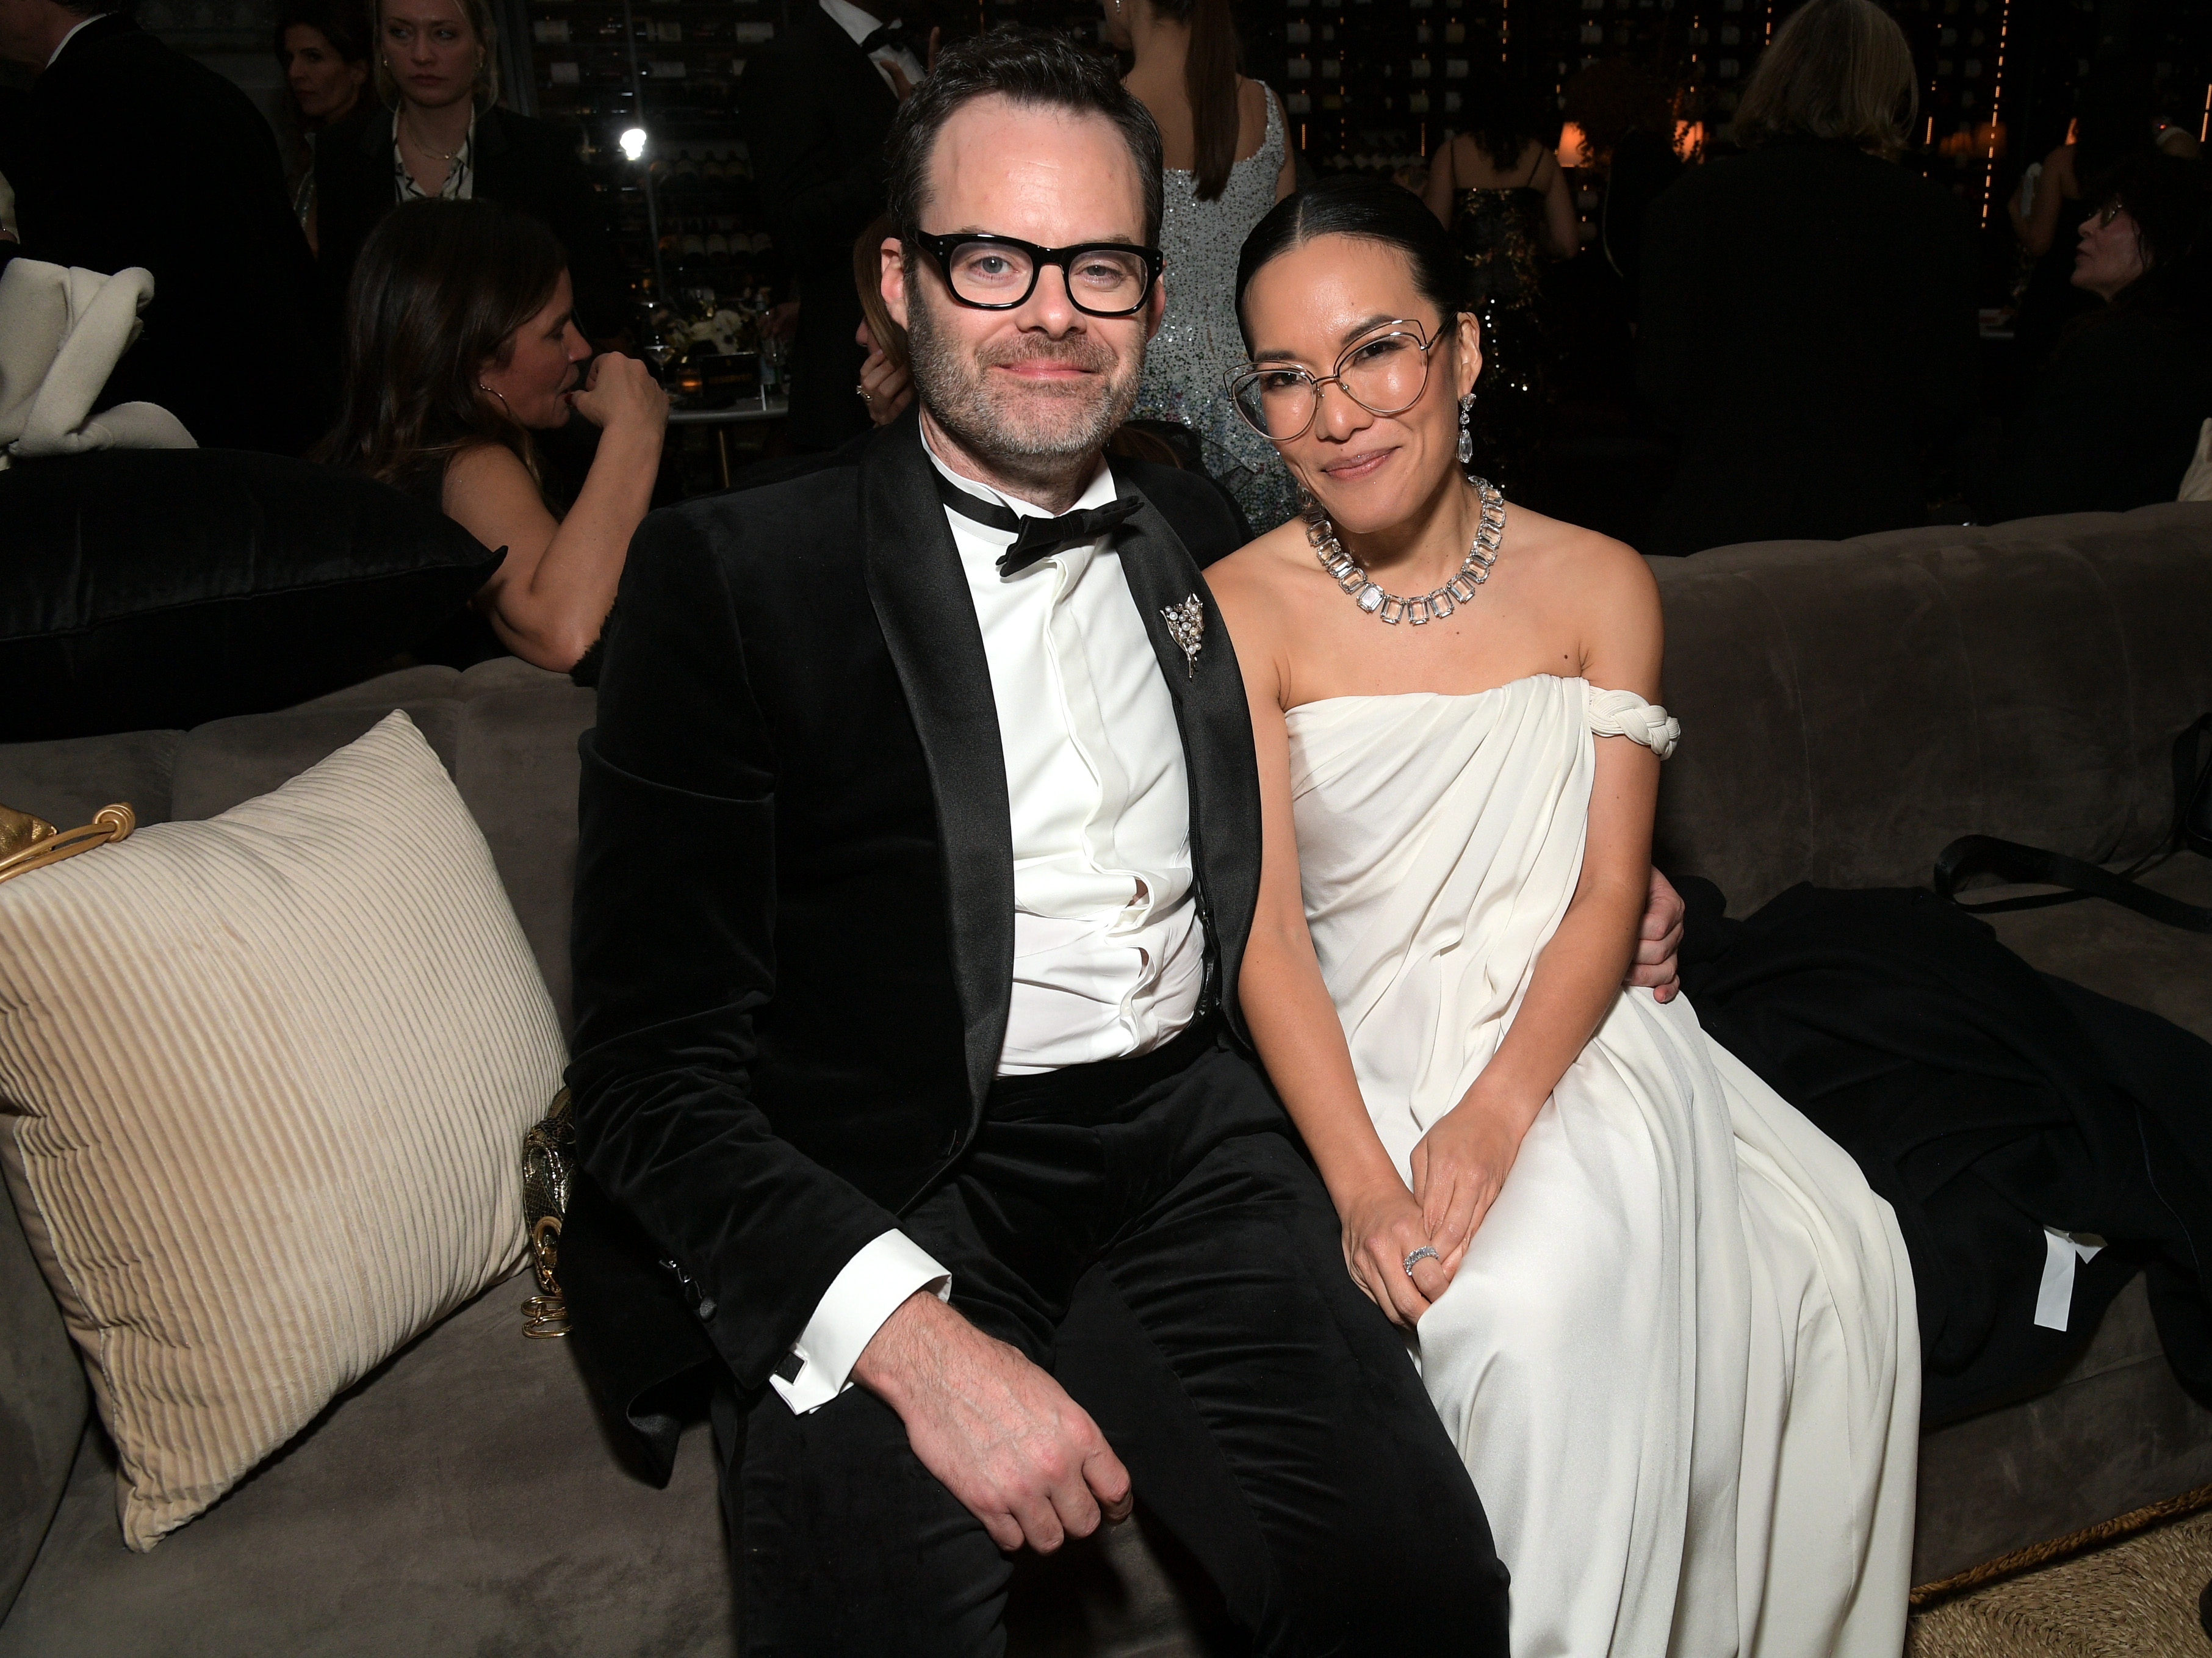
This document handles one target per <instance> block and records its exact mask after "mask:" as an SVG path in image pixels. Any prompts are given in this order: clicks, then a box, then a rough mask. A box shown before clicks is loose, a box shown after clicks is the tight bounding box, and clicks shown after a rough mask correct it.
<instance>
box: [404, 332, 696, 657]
mask: <svg viewBox="0 0 2212 1658" xmlns="http://www.w3.org/2000/svg"><path fill="white" fill-rule="evenodd" d="M629 370H635V378H636V379H637V380H641V382H642V384H641V385H638V386H631V385H629V384H627V382H628V381H629V380H630V379H631V378H633V376H632V375H631V374H629V372H628V371H629ZM592 371H593V374H592V386H591V388H590V391H589V392H587V393H586V394H585V395H588V396H591V397H592V398H594V400H595V402H597V403H599V404H600V405H601V408H600V409H595V410H593V411H592V412H593V413H595V414H596V413H599V412H602V410H604V412H606V413H607V414H608V415H609V416H610V418H609V419H608V421H607V422H606V423H605V426H604V428H603V429H602V430H601V432H600V434H599V453H598V455H597V456H596V457H595V458H594V459H592V470H591V472H590V474H589V476H587V477H586V478H585V480H584V487H583V489H581V490H580V491H579V492H578V494H577V496H576V504H575V506H574V507H572V508H571V509H570V510H569V513H568V517H567V518H565V519H555V518H554V516H553V515H552V513H549V512H548V511H546V509H545V502H544V498H543V497H542V496H541V495H539V494H538V485H537V483H536V482H535V480H533V479H532V477H531V476H530V474H529V472H528V471H526V470H525V468H524V467H523V465H522V463H521V462H520V460H518V459H515V457H514V456H513V454H512V453H511V452H508V451H507V450H506V449H504V448H502V447H501V446H498V445H497V444H480V445H478V446H477V447H475V448H472V449H466V450H464V451H462V452H461V453H459V455H456V456H455V457H454V458H453V464H452V465H449V466H448V467H447V469H446V485H445V493H444V505H445V509H446V515H447V517H448V518H450V519H453V521H454V522H455V523H457V524H459V525H460V526H461V527H462V528H463V529H465V530H466V531H468V532H469V533H470V534H471V535H472V536H474V537H476V538H477V540H478V541H481V542H482V543H483V544H484V545H485V546H487V547H505V548H506V549H507V557H506V559H505V560H504V561H503V562H501V565H500V567H499V569H498V571H497V573H496V574H494V575H493V577H492V579H491V580H489V581H488V582H486V583H485V584H484V586H483V589H482V590H481V591H480V592H478V593H477V596H476V600H475V604H476V607H477V610H480V611H482V612H483V615H484V616H485V618H486V619H487V620H489V622H490V623H491V625H492V631H493V632H494V633H495V634H497V635H499V639H500V642H501V644H503V645H505V646H506V647H507V649H509V650H511V651H513V653H515V654H516V655H517V656H519V657H520V658H522V659H523V660H525V661H526V662H533V663H535V664H537V665H538V666H539V667H541V668H551V669H553V670H555V671H556V672H566V671H568V669H570V668H573V667H574V666H575V665H576V663H577V660H578V659H580V657H581V656H582V655H583V654H584V653H585V652H586V651H588V650H589V649H591V647H592V642H593V641H595V640H597V639H598V638H599V629H600V627H601V625H602V624H603V623H605V621H606V619H607V612H608V610H611V609H612V608H613V605H614V602H615V589H616V587H617V585H618V584H619V583H620V582H621V580H622V568H623V559H624V557H626V556H628V554H629V539H630V537H631V536H632V535H633V534H635V532H636V530H637V526H638V525H639V523H640V522H641V520H642V519H644V517H645V515H646V513H647V510H648V509H649V508H650V507H651V506H652V505H653V478H654V477H655V476H656V474H658V472H659V470H660V443H661V436H662V433H663V431H664V429H665V423H666V421H667V413H668V400H667V398H666V397H665V395H664V394H663V393H662V392H661V391H660V389H659V386H654V385H653V382H652V380H651V379H650V377H649V376H647V375H646V374H645V366H644V365H643V364H642V363H640V362H637V361H635V359H632V358H629V357H602V358H599V360H598V361H595V362H594V363H593V364H592ZM617 377H618V380H617ZM610 380H617V383H616V384H609V383H608V382H609V381H610Z"/></svg>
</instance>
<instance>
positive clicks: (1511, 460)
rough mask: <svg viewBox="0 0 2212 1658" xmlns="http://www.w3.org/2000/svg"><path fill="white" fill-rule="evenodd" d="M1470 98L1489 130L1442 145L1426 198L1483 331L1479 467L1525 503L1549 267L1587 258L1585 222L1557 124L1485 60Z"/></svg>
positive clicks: (1535, 432) (1477, 405)
mask: <svg viewBox="0 0 2212 1658" xmlns="http://www.w3.org/2000/svg"><path fill="white" fill-rule="evenodd" d="M1465 95H1466V101H1467V106H1468V108H1469V109H1471V110H1473V111H1474V112H1476V118H1477V119H1478V120H1479V121H1480V123H1481V125H1479V126H1477V127H1476V128H1475V129H1474V131H1468V132H1462V133H1458V134H1456V135H1455V136H1454V137H1452V138H1450V139H1449V141H1448V142H1446V143H1443V144H1441V145H1439V146H1438V147H1437V153H1436V155H1435V157H1434V159H1433V160H1432V161H1431V162H1430V165H1429V179H1428V185H1427V188H1426V190H1425V191H1424V194H1423V199H1424V200H1425V201H1426V202H1427V203H1428V205H1429V210H1430V211H1431V212H1432V213H1434V214H1435V215H1436V216H1437V220H1438V221H1439V222H1441V223H1442V224H1443V227H1444V228H1445V229H1446V230H1447V231H1448V232H1449V233H1450V235H1451V240H1452V242H1453V244H1454V246H1456V247H1457V248H1458V249H1459V252H1460V259H1461V264H1462V270H1463V272H1464V275H1465V278H1466V287H1465V290H1464V293H1463V295H1462V301H1461V302H1462V304H1463V305H1464V306H1465V307H1466V308H1467V309H1468V310H1469V311H1471V312H1473V313H1474V315H1475V317H1476V319H1478V320H1479V321H1480V323H1481V325H1482V374H1481V377H1480V379H1478V380H1476V381H1475V386H1474V410H1473V412H1472V416H1471V418H1470V420H1469V422H1468V431H1469V433H1470V434H1471V435H1472V437H1473V438H1474V466H1475V469H1476V470H1477V471H1479V472H1480V473H1481V474H1482V475H1483V476H1484V477H1487V478H1489V479H1490V481H1491V482H1492V483H1495V484H1497V485H1498V487H1499V488H1500V489H1504V491H1505V493H1506V494H1507V495H1512V496H1516V497H1518V498H1521V499H1523V500H1525V499H1526V498H1527V496H1528V484H1529V480H1530V475H1531V473H1532V471H1534V462H1535V459H1536V453H1537V451H1538V449H1539V447H1540V446H1541V444H1542V442H1543V440H1544V429H1545V423H1546V422H1545V418H1544V416H1545V393H1546V384H1547V378H1548V376H1547V362H1546V358H1547V355H1548V347H1547V341H1546V338H1545V329H1544V324H1543V319H1542V318H1541V315H1540V313H1539V309H1538V307H1539V306H1540V304H1541V301H1542V298H1543V273H1542V268H1541V261H1542V260H1544V259H1547V258H1550V259H1569V258H1573V257H1574V256H1575V255H1576V254H1577V252H1580V251H1581V249H1582V235H1581V228H1580V227H1581V220H1580V217H1579V216H1578V215H1577V213H1576V211H1575V201H1574V193H1573V191H1571V189H1570V188H1569V187H1568V185H1567V176H1566V173H1565V170H1564V169H1562V168H1561V167H1560V166H1559V157H1558V155H1555V154H1554V153H1553V147H1554V144H1555V143H1556V141H1557V138H1558V122H1557V121H1556V120H1555V119H1550V118H1547V117H1546V115H1545V114H1544V112H1543V111H1542V110H1541V107H1540V106H1538V104H1537V103H1536V101H1535V100H1534V99H1533V98H1531V97H1529V96H1528V95H1527V94H1525V93H1524V92H1523V91H1522V89H1521V88H1519V87H1517V86H1516V85H1515V84H1514V83H1512V82H1509V81H1508V80H1507V79H1506V78H1505V76H1504V75H1502V74H1501V73H1499V72H1498V70H1496V69H1495V68H1493V67H1492V66H1491V65H1490V64H1487V63H1486V62H1485V61H1483V60H1481V59H1478V60H1476V64H1475V69H1474V75H1473V76H1472V78H1471V79H1470V81H1469V82H1468V89H1467V92H1466V94H1465Z"/></svg>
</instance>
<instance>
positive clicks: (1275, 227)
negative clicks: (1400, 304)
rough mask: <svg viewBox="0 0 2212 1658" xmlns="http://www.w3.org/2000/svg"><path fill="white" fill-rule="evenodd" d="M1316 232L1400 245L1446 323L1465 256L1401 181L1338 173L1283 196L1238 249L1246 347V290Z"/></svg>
mask: <svg viewBox="0 0 2212 1658" xmlns="http://www.w3.org/2000/svg"><path fill="white" fill-rule="evenodd" d="M1316 236H1357V237H1358V238H1360V239H1361V240H1364V241H1370V242H1380V243H1382V244H1383V246H1385V247H1395V248H1396V249H1397V250H1398V252H1401V253H1402V254H1404V255H1405V256H1406V263H1407V264H1409V265H1411V266H1412V267H1413V286H1414V287H1416V288H1419V289H1420V291H1421V297H1422V298H1424V299H1425V300H1427V301H1430V302H1431V303H1432V304H1433V305H1434V306H1435V307H1437V311H1438V312H1439V313H1441V314H1442V316H1443V321H1444V325H1445V326H1446V327H1449V325H1450V324H1451V319H1453V317H1455V315H1457V314H1458V313H1459V311H1460V309H1461V305H1460V288H1461V282H1462V270H1463V267H1462V261H1461V258H1460V254H1459V250H1458V249H1457V248H1456V247H1454V246H1452V241H1451V238H1450V237H1449V236H1448V235H1446V234H1444V228H1443V226H1442V225H1441V224H1438V223H1437V216H1436V215H1435V214H1433V213H1431V212H1430V211H1429V210H1428V209H1427V207H1425V205H1423V203H1422V201H1421V198H1420V197H1418V196H1416V195H1414V194H1413V191H1410V190H1407V189H1406V188H1405V187H1404V186H1402V185H1396V184H1393V183H1391V182H1390V180H1389V179H1376V178H1370V177H1369V176H1368V175H1367V174H1365V173H1339V174H1338V175H1337V176H1336V177H1334V178H1333V179H1323V180H1322V182H1321V183H1319V184H1317V185H1315V186H1314V187H1313V188H1312V189H1310V190H1302V191H1298V192H1297V194H1296V195H1295V196H1286V197H1284V198H1283V199H1282V200H1281V201H1279V202H1278V203H1275V205H1274V206H1273V208H1271V209H1269V210H1268V212H1267V217H1266V218H1264V219H1262V220H1261V221H1260V222H1259V223H1257V224H1255V225H1254V226H1253V227H1252V234H1250V235H1249V236H1247V237H1246V238H1245V239H1244V249H1243V252H1241V253H1239V254H1238V255H1237V325H1238V326H1239V327H1241V328H1243V330H1244V343H1245V346H1246V348H1247V349H1249V348H1250V346H1251V343H1252V331H1251V329H1250V328H1249V326H1247V325H1245V322H1244V290H1245V289H1246V288H1249V286H1251V282H1252V278H1253V277H1255V276H1258V275H1259V274H1260V269H1261V266H1262V265H1265V264H1268V263H1270V262H1271V261H1273V260H1274V259H1277V258H1281V257H1282V256H1283V255H1284V254H1285V253H1288V252H1291V250H1292V249H1294V248H1298V247H1303V246H1305V244H1306V243H1308V242H1310V241H1311V240H1314V239H1315V238H1316Z"/></svg>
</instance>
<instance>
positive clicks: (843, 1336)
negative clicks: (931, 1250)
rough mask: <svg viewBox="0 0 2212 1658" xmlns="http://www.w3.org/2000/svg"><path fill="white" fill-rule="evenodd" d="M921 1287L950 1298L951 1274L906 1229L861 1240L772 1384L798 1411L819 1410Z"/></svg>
mask: <svg viewBox="0 0 2212 1658" xmlns="http://www.w3.org/2000/svg"><path fill="white" fill-rule="evenodd" d="M917 1290H929V1291H934V1292H935V1294H936V1296H937V1298H938V1299H939V1301H950V1300H951V1298H952V1274H951V1273H950V1272H946V1271H945V1268H944V1267H942V1266H939V1265H938V1264H937V1262H936V1261H935V1260H933V1259H932V1258H931V1257H930V1255H929V1254H928V1252H927V1250H925V1249H923V1248H921V1245H920V1244H918V1243H916V1242H915V1241H914V1240H913V1239H911V1238H909V1237H908V1236H907V1235H906V1234H905V1233H903V1232H885V1233H884V1234H883V1236H880V1237H878V1238H877V1239H876V1240H875V1241H874V1242H871V1243H868V1244H866V1245H864V1246H862V1248H861V1249H860V1253H859V1254H855V1255H854V1257H853V1258H852V1260H848V1261H847V1262H846V1263H845V1266H844V1270H843V1271H842V1272H839V1273H838V1274H837V1276H836V1278H833V1279H831V1280H830V1284H829V1288H828V1289H827V1290H825V1291H823V1293H822V1299H821V1300H820V1301H818V1302H817V1303H815V1306H814V1316H813V1317H812V1318H811V1319H809V1320H807V1321H806V1327H805V1329H804V1330H802V1331H800V1332H799V1340H798V1342H797V1344H796V1345H793V1348H792V1350H791V1357H790V1358H789V1359H787V1361H786V1362H785V1363H783V1364H781V1365H780V1366H778V1367H777V1371H776V1374H775V1375H774V1376H770V1377H769V1386H770V1387H772V1388H775V1390H776V1392H777V1393H778V1394H781V1396H782V1399H783V1402H784V1403H785V1404H787V1405H788V1406H791V1408H792V1412H793V1414H794V1415H798V1416H804V1415H805V1414H806V1412H809V1411H818V1410H820V1409H821V1408H822V1407H823V1406H824V1405H827V1404H828V1403H829V1401H830V1400H833V1399H835V1398H836V1397H837V1395H838V1394H842V1393H843V1392H844V1391H845V1389H846V1388H848V1387H850V1386H852V1376H853V1367H854V1365H855V1364H857V1363H860V1354H861V1353H862V1352H863V1351H865V1350H866V1347H867V1345H868V1344H869V1343H870V1342H871V1341H872V1340H874V1339H875V1336H876V1332H877V1331H878V1330H880V1329H882V1328H883V1327H884V1320H885V1319H887V1318H889V1317H890V1315H892V1314H893V1313H895V1312H896V1311H897V1310H898V1309H899V1306H900V1304H901V1303H902V1302H904V1301H905V1300H906V1298H907V1297H908V1296H910V1295H912V1294H913V1293H914V1292H915V1291H917ZM794 1365H795V1366H796V1367H797V1368H796V1369H795V1370H794V1369H793V1366H794Z"/></svg>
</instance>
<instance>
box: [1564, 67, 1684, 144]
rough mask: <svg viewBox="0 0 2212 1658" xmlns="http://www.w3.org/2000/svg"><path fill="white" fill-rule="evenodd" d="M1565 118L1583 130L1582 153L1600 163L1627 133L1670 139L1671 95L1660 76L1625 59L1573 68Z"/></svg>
mask: <svg viewBox="0 0 2212 1658" xmlns="http://www.w3.org/2000/svg"><path fill="white" fill-rule="evenodd" d="M1566 99H1567V109H1566V115H1567V119H1569V120H1570V121H1572V122H1573V123H1574V124H1575V125H1576V126H1577V127H1579V128H1580V129H1581V130H1582V135H1583V155H1584V157H1585V158H1587V159H1588V160H1589V161H1595V162H1597V163H1599V164H1600V165H1601V166H1604V165H1610V163H1611V162H1612V161H1613V151H1614V149H1617V148H1618V147H1619V146H1620V141H1621V140H1622V139H1623V138H1626V137H1627V136H1628V135H1629V134H1630V133H1632V132H1642V133H1647V134H1649V135H1650V137H1654V138H1656V139H1658V140H1659V141H1660V142H1661V143H1664V144H1665V145H1666V146H1667V147H1668V149H1673V148H1674V92H1673V89H1672V88H1669V87H1668V84H1667V82H1665V80H1663V79H1662V78H1661V76H1658V75H1656V74H1655V73H1654V72H1653V71H1652V70H1648V69H1646V68H1644V65H1643V64H1637V63H1632V62H1630V61H1629V60H1628V59H1627V58H1601V59H1600V60H1599V61H1598V62H1596V63H1595V64H1591V65H1589V68H1587V69H1582V70H1576V71H1575V73H1574V74H1573V75H1571V76H1569V77H1568V80H1567V85H1566Z"/></svg>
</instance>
